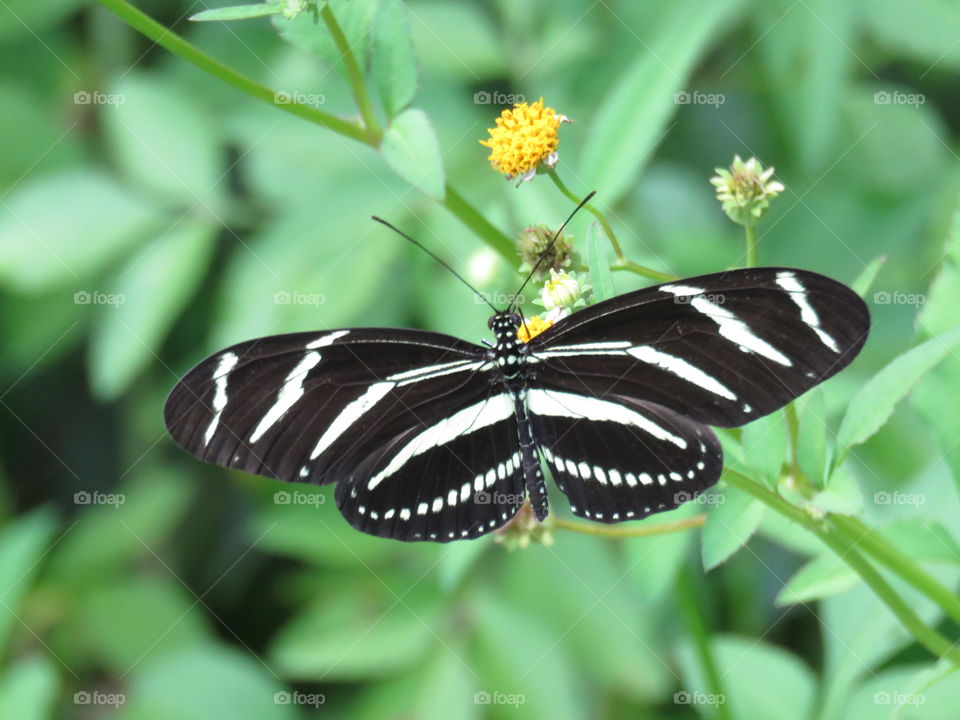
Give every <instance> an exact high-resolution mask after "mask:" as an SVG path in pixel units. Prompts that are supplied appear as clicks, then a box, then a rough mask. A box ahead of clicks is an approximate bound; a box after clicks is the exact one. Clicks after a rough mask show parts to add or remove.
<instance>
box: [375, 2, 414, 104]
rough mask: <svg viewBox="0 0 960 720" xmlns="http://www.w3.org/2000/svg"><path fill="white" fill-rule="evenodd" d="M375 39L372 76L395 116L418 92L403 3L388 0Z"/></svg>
mask: <svg viewBox="0 0 960 720" xmlns="http://www.w3.org/2000/svg"><path fill="white" fill-rule="evenodd" d="M373 42H374V51H373V59H372V60H371V64H372V66H373V77H374V79H375V81H376V83H377V90H378V91H379V93H380V101H381V102H382V103H383V107H384V109H385V110H386V111H387V115H388V116H389V117H391V118H392V117H393V116H395V115H396V114H397V113H399V112H400V111H401V110H403V109H404V108H405V107H406V106H407V105H409V104H410V101H411V100H412V99H413V96H414V94H415V93H416V91H417V62H416V58H415V57H414V54H413V40H412V39H411V37H410V26H409V23H408V21H407V8H406V6H405V5H404V4H403V3H402V2H399V1H397V0H392V1H391V2H388V3H387V5H386V7H385V8H384V9H383V12H382V14H381V16H380V18H379V20H378V21H377V24H376V26H375V27H374V39H373Z"/></svg>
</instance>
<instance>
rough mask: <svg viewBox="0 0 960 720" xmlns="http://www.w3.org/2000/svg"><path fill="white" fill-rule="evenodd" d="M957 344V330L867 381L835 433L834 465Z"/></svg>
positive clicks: (875, 428)
mask: <svg viewBox="0 0 960 720" xmlns="http://www.w3.org/2000/svg"><path fill="white" fill-rule="evenodd" d="M958 344H960V328H954V329H953V330H950V331H949V332H945V333H943V334H942V335H938V336H936V337H933V338H931V339H930V340H927V341H926V342H924V343H922V344H920V345H918V346H916V347H915V348H913V349H911V350H908V351H907V352H905V353H904V354H903V355H901V356H899V357H898V358H896V359H895V360H893V361H892V362H891V363H890V364H889V365H887V366H886V367H885V368H883V369H882V370H881V371H880V372H879V373H877V374H876V375H874V376H873V377H872V378H870V380H868V381H867V382H866V383H865V384H864V386H863V387H862V388H860V390H859V392H858V393H857V394H856V395H854V397H853V399H852V400H851V401H850V404H849V405H848V406H847V413H846V415H844V417H843V422H841V423H840V430H839V431H838V432H837V447H838V448H839V449H840V451H839V453H838V459H837V462H836V463H835V464H839V462H840V461H841V460H842V458H843V457H844V455H845V453H846V451H847V450H849V448H851V447H852V446H854V445H859V444H860V443H862V442H864V441H865V440H867V439H868V438H869V437H870V436H872V435H873V434H874V433H876V432H877V431H878V430H879V429H880V428H881V427H883V425H884V424H885V423H886V422H887V420H889V419H890V416H891V415H893V410H894V408H895V407H896V404H897V403H898V402H899V401H900V400H901V399H902V398H903V397H905V396H906V395H907V394H908V393H909V392H910V390H911V388H912V387H913V386H914V385H915V384H916V383H917V381H919V380H920V378H922V377H923V376H924V374H925V373H927V372H928V371H929V370H930V369H931V368H933V367H935V366H936V365H937V363H939V362H940V361H941V360H943V358H945V357H946V356H947V355H949V354H950V353H951V352H953V350H954V349H955V348H956V346H957V345H958Z"/></svg>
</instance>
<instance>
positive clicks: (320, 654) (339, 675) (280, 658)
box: [268, 577, 439, 682]
mask: <svg viewBox="0 0 960 720" xmlns="http://www.w3.org/2000/svg"><path fill="white" fill-rule="evenodd" d="M372 582H373V583H375V585H371V584H368V583H367V582H361V581H360V580H358V579H356V578H350V577H344V578H342V581H341V582H338V583H337V585H338V589H337V590H336V592H333V593H330V594H328V595H327V596H325V597H321V598H317V599H316V600H315V601H314V602H312V603H311V604H310V605H308V606H307V607H306V608H304V609H303V610H301V611H300V612H299V613H298V614H296V615H295V616H294V617H293V618H292V619H291V620H290V621H289V622H287V623H286V624H285V625H284V626H283V627H282V628H281V629H280V631H279V632H278V633H277V634H276V635H275V636H274V638H273V640H272V642H271V644H270V650H269V660H268V662H269V664H270V666H271V667H273V668H275V669H276V671H277V672H278V673H281V674H283V675H284V676H285V677H288V678H292V679H297V680H314V679H316V678H317V677H323V678H325V679H326V680H327V681H328V682H330V681H351V680H359V679H362V678H374V677H383V676H385V675H391V674H394V673H397V672H400V671H401V670H403V669H405V668H407V667H411V666H413V665H416V664H418V663H420V662H421V661H422V660H423V659H424V657H425V656H426V655H427V652H428V649H429V648H430V646H431V645H432V644H433V643H434V642H436V637H435V635H434V631H432V630H431V628H433V627H435V626H436V625H437V623H438V622H439V619H438V614H437V612H438V611H437V608H436V607H435V605H434V604H433V601H432V598H431V597H430V596H428V595H427V593H426V592H423V591H421V592H419V593H418V592H416V591H414V592H413V593H412V594H410V595H407V596H405V597H404V598H403V602H397V600H396V597H394V596H393V595H392V594H391V593H388V592H386V589H385V588H384V587H383V585H381V584H380V582H381V581H380V580H374V581H372ZM418 590H419V588H418Z"/></svg>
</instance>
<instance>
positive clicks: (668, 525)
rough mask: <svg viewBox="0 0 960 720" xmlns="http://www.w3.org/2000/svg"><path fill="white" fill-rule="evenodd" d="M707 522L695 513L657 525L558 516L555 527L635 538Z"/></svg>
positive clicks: (554, 523)
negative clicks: (595, 522)
mask: <svg viewBox="0 0 960 720" xmlns="http://www.w3.org/2000/svg"><path fill="white" fill-rule="evenodd" d="M706 522H707V516H706V515H702V514H701V515H694V516H692V517H688V518H684V519H683V520H672V521H670V522H662V523H657V524H655V525H641V526H633V527H631V526H629V525H617V526H608V525H598V524H589V525H588V524H587V523H581V522H577V521H575V520H564V519H563V518H557V519H556V520H554V521H553V527H554V529H556V530H570V531H571V532H578V533H583V534H584V535H599V536H601V537H608V538H635V537H649V536H651V535H665V534H666V533H672V532H680V531H681V530H691V529H693V528H698V527H702V526H703V525H704V524H705V523H706Z"/></svg>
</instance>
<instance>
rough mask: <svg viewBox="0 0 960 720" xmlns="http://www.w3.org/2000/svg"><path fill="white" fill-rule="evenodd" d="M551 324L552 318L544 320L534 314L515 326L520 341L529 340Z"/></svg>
mask: <svg viewBox="0 0 960 720" xmlns="http://www.w3.org/2000/svg"><path fill="white" fill-rule="evenodd" d="M551 325H553V320H545V319H544V318H542V317H540V316H539V315H534V316H533V317H531V318H529V319H527V320H525V321H524V322H523V323H521V324H520V327H518V328H517V338H518V339H519V340H520V341H521V342H525V343H527V342H530V341H531V340H533V339H534V338H535V337H536V336H537V335H539V334H540V333H542V332H543V331H544V330H546V329H547V328H548V327H550V326H551Z"/></svg>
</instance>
